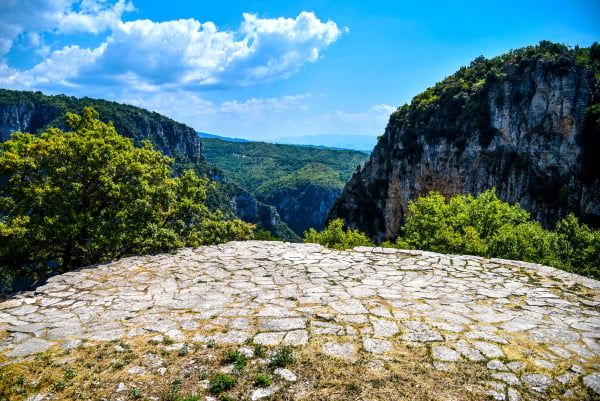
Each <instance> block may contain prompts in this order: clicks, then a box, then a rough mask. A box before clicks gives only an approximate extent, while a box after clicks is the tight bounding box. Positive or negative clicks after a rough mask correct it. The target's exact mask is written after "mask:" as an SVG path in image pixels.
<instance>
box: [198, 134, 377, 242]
mask: <svg viewBox="0 0 600 401" xmlns="http://www.w3.org/2000/svg"><path fill="white" fill-rule="evenodd" d="M202 143H203V152H204V157H205V158H206V160H207V161H208V162H209V163H211V164H214V165H215V166H217V167H218V168H219V169H221V170H223V171H224V172H225V173H226V174H227V176H228V177H229V178H230V179H231V180H232V181H234V182H235V183H236V184H238V185H240V186H241V187H242V188H244V189H246V190H248V191H249V192H250V193H252V194H253V195H254V196H256V198H257V199H258V200H259V201H261V202H264V203H266V204H269V205H273V206H275V207H276V208H277V211H278V213H279V215H280V216H281V217H282V219H283V220H284V221H285V222H286V223H287V224H288V225H289V226H290V228H292V229H293V230H294V231H295V232H296V233H297V234H298V235H302V233H303V232H304V231H305V230H307V229H309V228H311V227H314V228H317V229H321V228H323V227H324V221H325V218H326V217H327V213H328V212H329V209H330V208H331V206H332V205H333V201H334V200H335V198H336V197H337V196H338V195H339V193H340V192H341V190H342V188H343V187H344V184H345V183H346V182H347V181H348V179H349V178H350V177H351V176H352V173H353V172H354V171H356V169H357V167H358V166H360V165H361V164H362V163H363V162H364V161H365V160H367V158H368V155H367V154H365V153H363V152H358V151H352V150H334V149H328V148H314V147H307V146H295V145H280V144H270V143H264V142H239V141H236V142H234V141H224V140H220V139H215V138H203V139H202Z"/></svg>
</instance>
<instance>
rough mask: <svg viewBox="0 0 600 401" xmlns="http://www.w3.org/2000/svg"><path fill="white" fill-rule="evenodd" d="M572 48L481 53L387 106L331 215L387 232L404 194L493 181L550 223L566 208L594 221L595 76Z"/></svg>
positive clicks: (392, 232) (402, 208) (598, 111)
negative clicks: (394, 106) (407, 101)
mask: <svg viewBox="0 0 600 401" xmlns="http://www.w3.org/2000/svg"><path fill="white" fill-rule="evenodd" d="M542 50H543V51H544V52H545V53H543V52H542ZM531 53H534V54H533V55H532V54H531ZM540 53H542V55H540ZM572 53H573V52H568V51H565V49H561V50H560V51H558V53H550V54H548V50H547V49H541V50H540V47H536V48H527V49H521V50H520V51H516V52H513V53H511V54H508V55H505V56H502V57H500V58H496V59H493V60H485V59H483V58H480V59H477V60H476V61H474V62H473V63H472V64H471V66H470V67H469V68H463V69H461V70H460V71H459V72H457V73H456V74H455V75H453V76H451V77H449V78H447V79H446V80H445V81H444V82H442V83H439V84H437V85H436V86H435V87H434V88H430V89H429V90H428V91H426V92H425V93H423V94H421V95H419V96H417V97H415V98H414V99H413V101H412V104H411V105H410V106H408V105H405V106H403V107H401V108H399V109H398V111H397V112H395V113H394V114H392V116H391V117H390V121H389V124H388V126H387V128H386V131H385V134H384V135H383V137H381V138H380V140H379V142H378V144H377V146H376V147H375V149H374V151H373V153H372V154H371V158H370V160H369V161H368V162H367V163H366V164H365V166H364V168H363V169H362V171H360V172H357V173H356V174H354V176H353V177H352V178H351V180H350V181H349V182H348V183H347V185H346V187H345V189H344V191H343V193H342V195H341V196H340V197H339V198H338V199H337V200H336V203H335V205H334V207H333V209H332V210H331V212H330V216H329V217H330V218H337V217H341V218H343V219H344V220H345V221H346V223H347V224H348V225H349V226H350V227H352V228H358V229H360V230H362V231H364V232H366V233H367V234H368V235H370V236H371V237H372V238H374V239H375V240H376V241H383V240H386V239H394V238H396V237H397V236H398V235H399V234H400V230H401V227H402V225H403V222H404V215H405V213H406V212H407V206H408V202H409V201H410V200H413V199H415V198H417V197H419V196H422V195H426V194H427V193H428V192H429V191H438V192H440V193H442V194H443V195H445V196H447V197H450V196H452V195H455V194H464V193H472V194H479V193H481V192H483V191H485V190H486V189H489V188H492V187H495V188H496V189H497V194H498V197H499V198H500V199H502V200H504V201H507V202H510V203H517V202H519V203H520V205H521V206H522V207H523V208H525V209H526V210H528V211H529V212H530V213H531V214H532V217H534V218H535V219H537V220H539V221H540V222H541V223H542V224H543V225H545V226H547V227H552V226H553V224H554V223H555V222H556V221H557V220H559V219H560V218H562V217H564V216H566V215H567V214H568V213H569V212H574V213H575V214H576V215H578V216H579V217H581V218H582V220H583V221H584V222H587V223H588V224H592V225H594V226H597V225H598V223H599V222H600V171H598V169H597V167H598V162H597V161H596V158H597V156H594V155H593V154H591V149H593V148H594V146H596V150H597V149H598V147H597V145H598V144H599V143H600V142H599V137H600V130H599V129H598V127H599V125H598V122H599V121H598V120H597V118H598V117H600V107H599V106H598V103H599V99H598V98H599V96H598V92H599V91H598V82H597V80H596V77H595V74H594V71H593V68H589V66H585V65H581V63H577V62H576V61H575V55H573V54H572ZM592 61H593V60H592ZM598 64H599V62H598V61H596V64H595V67H596V68H597V67H598Z"/></svg>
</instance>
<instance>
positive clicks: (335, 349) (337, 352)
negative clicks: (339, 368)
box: [323, 342, 355, 358]
mask: <svg viewBox="0 0 600 401" xmlns="http://www.w3.org/2000/svg"><path fill="white" fill-rule="evenodd" d="M323 352H325V353H326V354H328V355H334V356H339V357H342V358H351V357H352V356H354V352H355V346H354V344H352V343H331V342H329V343H325V344H323Z"/></svg>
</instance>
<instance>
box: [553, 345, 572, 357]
mask: <svg viewBox="0 0 600 401" xmlns="http://www.w3.org/2000/svg"><path fill="white" fill-rule="evenodd" d="M548 349H549V350H550V351H552V352H554V353H555V354H556V355H558V356H560V357H562V358H565V359H567V358H570V357H571V353H570V352H569V351H567V350H566V349H564V348H560V347H556V346H552V347H550V348H548Z"/></svg>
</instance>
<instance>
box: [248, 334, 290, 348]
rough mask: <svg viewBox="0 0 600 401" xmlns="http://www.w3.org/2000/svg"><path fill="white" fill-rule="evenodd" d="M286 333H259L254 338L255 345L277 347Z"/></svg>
mask: <svg viewBox="0 0 600 401" xmlns="http://www.w3.org/2000/svg"><path fill="white" fill-rule="evenodd" d="M283 336H285V333H281V332H280V333H277V332H274V333H258V334H257V335H255V336H254V343H255V344H261V345H277V344H279V343H280V342H281V340H283Z"/></svg>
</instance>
